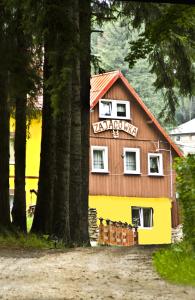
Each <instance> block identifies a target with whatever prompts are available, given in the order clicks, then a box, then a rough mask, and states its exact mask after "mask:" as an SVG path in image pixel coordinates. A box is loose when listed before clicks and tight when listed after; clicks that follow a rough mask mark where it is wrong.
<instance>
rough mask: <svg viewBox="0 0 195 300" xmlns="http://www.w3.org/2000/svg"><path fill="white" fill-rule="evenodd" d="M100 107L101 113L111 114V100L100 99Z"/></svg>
mask: <svg viewBox="0 0 195 300" xmlns="http://www.w3.org/2000/svg"><path fill="white" fill-rule="evenodd" d="M100 109H101V114H102V115H104V116H108V117H110V116H111V115H112V102H110V101H102V102H101V107H100Z"/></svg>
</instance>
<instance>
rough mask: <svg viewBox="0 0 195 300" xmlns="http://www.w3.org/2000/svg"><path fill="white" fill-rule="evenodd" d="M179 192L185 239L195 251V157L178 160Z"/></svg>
mask: <svg viewBox="0 0 195 300" xmlns="http://www.w3.org/2000/svg"><path fill="white" fill-rule="evenodd" d="M176 172H177V190H178V193H179V201H180V203H181V205H182V210H183V230H184V237H185V239H186V240H188V241H189V242H190V243H191V244H192V246H193V248H194V249H195V155H188V156H187V157H186V158H178V159H177V162H176Z"/></svg>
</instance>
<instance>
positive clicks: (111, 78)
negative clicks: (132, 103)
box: [90, 71, 183, 156]
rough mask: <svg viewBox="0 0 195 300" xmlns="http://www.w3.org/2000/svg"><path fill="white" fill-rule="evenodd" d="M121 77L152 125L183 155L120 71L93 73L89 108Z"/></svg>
mask: <svg viewBox="0 0 195 300" xmlns="http://www.w3.org/2000/svg"><path fill="white" fill-rule="evenodd" d="M118 79H121V80H122V82H123V83H124V85H125V86H126V88H127V89H128V90H129V92H130V94H131V95H132V96H133V97H134V99H135V100H136V101H137V102H138V103H139V105H140V106H141V107H142V109H143V110H144V111H145V113H146V114H147V115H148V117H149V118H150V120H152V122H153V123H154V125H155V126H156V127H157V128H158V130H159V131H160V132H161V134H162V135H163V136H164V138H165V139H166V140H167V141H168V143H169V144H170V145H171V146H172V148H173V149H174V150H175V152H176V153H177V155H178V156H183V154H182V152H181V151H180V150H179V148H178V147H177V146H176V144H175V143H174V142H173V141H172V139H171V138H170V136H169V135H168V133H167V132H166V131H165V129H164V128H162V126H161V125H160V124H159V122H158V121H157V119H156V118H155V117H154V116H153V114H152V113H151V112H150V111H149V109H148V108H147V106H146V105H145V104H144V102H143V101H142V99H141V98H140V97H139V95H138V94H137V93H136V91H135V90H134V88H133V87H132V86H131V85H130V84H129V82H128V81H127V79H126V78H125V77H124V76H123V74H122V73H121V72H120V71H113V72H108V73H103V74H98V75H94V76H92V78H91V92H90V108H91V109H92V108H93V107H94V106H95V105H96V104H97V103H98V101H99V100H100V99H101V98H102V97H103V96H104V95H105V94H106V92H107V91H108V90H109V89H110V88H111V86H112V85H113V84H114V83H115V82H116V81H117V80H118Z"/></svg>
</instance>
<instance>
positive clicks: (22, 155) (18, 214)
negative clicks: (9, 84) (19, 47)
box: [12, 95, 27, 232]
mask: <svg viewBox="0 0 195 300" xmlns="http://www.w3.org/2000/svg"><path fill="white" fill-rule="evenodd" d="M26 104H27V98H26V96H25V95H24V96H23V97H22V96H21V98H16V127H15V141H14V149H15V180H14V181H15V190H14V203H13V209H12V218H13V225H14V226H15V227H17V228H18V229H20V230H22V231H24V232H26V231H27V227H26V192H25V170H26Z"/></svg>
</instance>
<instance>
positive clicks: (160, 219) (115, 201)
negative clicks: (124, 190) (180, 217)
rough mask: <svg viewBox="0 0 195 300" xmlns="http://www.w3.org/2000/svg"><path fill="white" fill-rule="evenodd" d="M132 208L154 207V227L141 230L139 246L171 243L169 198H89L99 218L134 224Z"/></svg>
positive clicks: (139, 231) (90, 205)
mask: <svg viewBox="0 0 195 300" xmlns="http://www.w3.org/2000/svg"><path fill="white" fill-rule="evenodd" d="M131 206H138V207H152V208H153V211H154V212H153V223H154V224H153V227H151V228H139V229H138V236H139V244H169V243H171V200H170V199H168V198H131V197H115V196H89V207H91V208H96V209H97V213H98V218H99V217H102V218H104V219H110V220H113V221H122V222H127V223H129V224H132V220H131Z"/></svg>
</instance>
